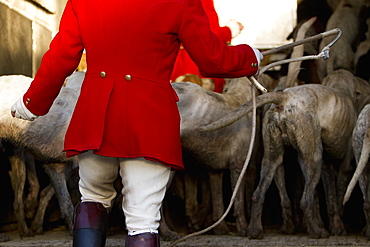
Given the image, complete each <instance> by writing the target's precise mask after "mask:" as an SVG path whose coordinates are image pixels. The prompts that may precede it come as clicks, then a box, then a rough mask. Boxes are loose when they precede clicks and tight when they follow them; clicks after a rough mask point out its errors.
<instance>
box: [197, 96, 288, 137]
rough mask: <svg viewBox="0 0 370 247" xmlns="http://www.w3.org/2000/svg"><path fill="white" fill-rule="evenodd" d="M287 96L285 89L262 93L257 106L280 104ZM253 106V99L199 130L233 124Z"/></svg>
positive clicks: (209, 129)
mask: <svg viewBox="0 0 370 247" xmlns="http://www.w3.org/2000/svg"><path fill="white" fill-rule="evenodd" d="M286 97H287V96H286V94H285V93H284V92H283V91H279V92H271V93H266V94H262V95H259V96H258V97H257V98H256V107H257V108H259V107H261V106H264V105H266V104H270V103H274V104H280V103H282V102H283V101H285V99H286ZM252 107H253V105H252V101H248V102H247V103H245V104H243V105H241V106H239V107H238V108H236V109H234V110H233V111H232V112H230V113H229V114H227V115H226V116H225V117H223V118H221V119H219V120H217V121H215V122H213V123H210V124H207V125H203V126H200V127H199V128H198V130H199V131H213V130H218V129H221V128H224V127H226V126H229V125H231V124H233V123H234V122H236V121H238V120H239V119H240V118H242V117H243V116H245V115H246V114H248V113H249V112H251V111H252Z"/></svg>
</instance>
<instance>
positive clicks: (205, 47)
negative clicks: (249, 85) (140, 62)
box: [178, 0, 258, 78]
mask: <svg viewBox="0 0 370 247" xmlns="http://www.w3.org/2000/svg"><path fill="white" fill-rule="evenodd" d="M178 35H179V39H180V41H181V42H182V44H183V46H184V48H185V49H186V50H187V52H188V53H189V55H190V57H191V58H192V59H193V61H194V62H195V63H196V64H197V66H198V67H199V71H200V73H201V75H202V76H205V77H220V78H227V77H242V76H252V75H255V74H256V73H257V71H258V62H257V58H256V56H255V54H254V51H253V49H252V48H251V47H250V46H249V45H246V44H242V45H237V46H228V45H226V44H225V43H224V42H223V41H222V40H221V39H220V38H219V37H218V36H217V35H216V34H214V33H213V32H212V31H211V29H210V23H209V20H208V17H207V15H206V13H205V11H204V9H203V7H202V3H201V2H200V0H185V1H184V8H183V12H182V21H181V24H180V28H179V32H178Z"/></svg>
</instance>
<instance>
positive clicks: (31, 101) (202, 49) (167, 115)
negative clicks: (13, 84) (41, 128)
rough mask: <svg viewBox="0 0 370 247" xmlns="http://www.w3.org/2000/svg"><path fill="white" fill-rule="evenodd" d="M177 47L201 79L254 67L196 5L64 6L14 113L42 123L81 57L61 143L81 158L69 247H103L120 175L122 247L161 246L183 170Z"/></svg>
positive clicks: (249, 51) (194, 1) (88, 0)
mask: <svg viewBox="0 0 370 247" xmlns="http://www.w3.org/2000/svg"><path fill="white" fill-rule="evenodd" d="M180 42H181V43H182V44H183V46H184V47H185V48H186V49H187V51H188V52H189V55H190V56H191V58H192V59H193V60H194V61H195V62H196V63H197V64H198V66H199V70H200V72H201V73H202V75H204V76H212V77H242V76H251V75H254V74H256V73H257V71H258V66H259V63H260V60H261V59H262V55H260V53H259V52H258V50H256V49H253V48H251V47H250V46H248V45H238V46H227V45H226V44H225V43H224V42H223V41H222V40H221V39H220V38H218V37H217V36H216V35H215V34H214V33H213V32H212V31H211V29H210V24H209V20H208V17H207V15H206V13H205V11H204V9H203V7H202V3H201V2H200V0H135V1H122V0H69V1H68V2H67V4H66V7H65V10H64V13H63V16H62V19H61V22H60V28H59V32H58V34H57V35H56V36H55V38H54V39H53V40H52V42H51V44H50V49H49V50H48V51H47V52H46V53H45V55H44V57H43V59H42V63H41V65H40V68H39V70H38V72H37V74H36V76H35V78H34V80H33V82H32V84H31V85H30V87H29V89H28V90H27V92H26V93H25V94H24V95H23V97H21V98H20V99H19V100H18V101H17V102H16V103H15V104H14V106H13V107H12V109H11V112H12V115H13V116H15V117H18V118H22V119H26V120H31V121H32V120H34V119H36V118H37V117H38V116H42V115H45V114H47V112H48V111H49V109H50V107H51V105H52V104H53V101H54V100H55V98H56V97H57V95H58V93H59V91H60V89H61V87H62V85H63V83H64V80H65V78H66V77H67V76H69V75H70V74H71V73H73V71H74V70H75V68H76V67H77V65H78V64H79V61H80V58H81V55H82V53H83V51H84V49H85V50H86V60H87V65H88V66H87V68H88V69H87V71H86V75H85V79H84V82H83V84H82V88H81V93H80V96H79V99H78V101H77V104H76V107H75V110H74V112H73V115H72V118H71V121H70V124H69V127H68V130H67V133H66V137H65V144H64V151H65V152H66V155H67V156H68V157H71V156H74V155H78V158H79V169H80V171H79V174H80V181H79V189H80V192H81V195H82V197H81V203H80V204H78V205H77V207H76V212H75V225H74V234H73V245H74V246H84V247H89V246H104V245H105V239H106V229H107V215H108V212H109V210H110V208H111V206H112V201H113V200H114V198H115V197H116V191H115V189H114V187H113V181H114V180H115V179H116V178H117V177H118V174H119V175H121V177H122V184H123V189H122V192H121V193H122V194H123V202H122V209H123V211H124V214H125V221H126V228H127V231H128V236H127V238H126V246H127V247H133V246H134V247H140V246H159V238H158V234H157V233H158V230H157V229H158V227H159V220H160V213H159V212H160V207H161V203H162V200H163V197H164V194H165V189H166V185H167V183H168V180H169V176H170V171H171V169H172V170H181V169H183V168H184V166H183V163H182V156H181V144H180V117H179V112H178V109H177V105H176V102H177V101H178V97H177V95H176V93H175V91H174V90H173V89H172V87H171V85H170V83H169V79H170V75H171V72H172V69H173V65H174V62H175V59H176V56H177V53H178V50H179V46H180Z"/></svg>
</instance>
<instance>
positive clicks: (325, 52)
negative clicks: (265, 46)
mask: <svg viewBox="0 0 370 247" xmlns="http://www.w3.org/2000/svg"><path fill="white" fill-rule="evenodd" d="M335 34H337V37H336V38H335V39H334V40H333V41H332V42H330V43H329V44H328V45H326V46H325V47H324V48H323V49H322V51H321V52H320V53H319V54H318V55H310V56H304V57H300V58H290V59H285V60H281V61H278V62H274V63H271V64H269V65H267V66H265V67H263V68H262V69H261V70H260V71H259V74H262V73H263V72H265V71H266V70H268V69H270V68H272V67H274V66H277V65H281V64H285V63H292V62H298V61H304V60H317V59H320V58H323V59H324V60H326V59H328V58H329V50H330V47H331V46H332V45H333V44H334V43H335V42H336V41H337V40H338V39H339V38H340V36H341V35H342V31H341V30H340V29H339V28H335V29H332V30H330V31H327V32H324V33H320V34H317V35H314V36H311V37H308V38H305V39H302V40H299V41H296V42H292V43H290V44H287V45H283V46H279V47H277V48H274V49H271V50H268V51H264V52H262V55H264V56H266V55H270V54H273V53H277V52H279V51H281V50H285V49H289V48H291V47H294V46H297V45H301V44H304V43H306V42H310V41H313V40H317V39H322V38H325V37H327V36H331V35H335ZM248 79H249V80H250V81H251V83H252V85H251V86H252V102H253V114H252V135H251V140H250V143H249V148H248V154H247V157H246V159H245V162H244V165H243V168H242V170H241V172H240V174H239V177H238V180H237V182H236V185H235V188H234V190H233V194H232V196H231V199H230V203H229V206H228V207H227V209H226V211H225V212H224V214H223V215H222V216H221V217H220V219H218V221H216V222H215V223H213V225H211V226H209V227H207V228H205V229H203V230H201V231H198V232H193V233H191V234H188V235H186V236H184V237H182V238H179V239H177V240H175V241H173V242H172V243H171V244H170V245H169V247H172V246H175V245H176V244H178V243H180V242H182V241H184V240H186V239H188V238H191V237H194V236H198V235H201V234H203V233H205V232H208V231H209V230H211V229H213V228H215V227H216V226H217V225H219V224H220V223H221V222H222V221H223V220H224V219H225V217H226V216H227V214H228V213H229V212H230V210H231V207H232V205H233V204H234V201H235V198H236V195H237V193H238V190H239V187H240V185H241V182H242V179H243V177H244V175H245V172H246V170H247V168H248V164H249V161H250V158H251V155H252V151H253V145H254V140H255V137H256V118H257V116H256V115H257V107H256V95H255V92H254V90H253V86H255V87H256V88H257V89H258V90H260V91H261V92H262V93H267V89H266V88H265V87H264V86H262V85H261V84H260V83H259V82H258V81H257V79H256V78H255V77H254V76H251V77H248Z"/></svg>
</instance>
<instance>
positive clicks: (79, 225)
mask: <svg viewBox="0 0 370 247" xmlns="http://www.w3.org/2000/svg"><path fill="white" fill-rule="evenodd" d="M107 228H108V211H107V210H106V209H105V208H104V206H103V205H102V204H101V203H96V202H82V203H79V204H78V205H77V207H76V210H75V218H74V228H73V247H104V246H105V239H106V236H107Z"/></svg>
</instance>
